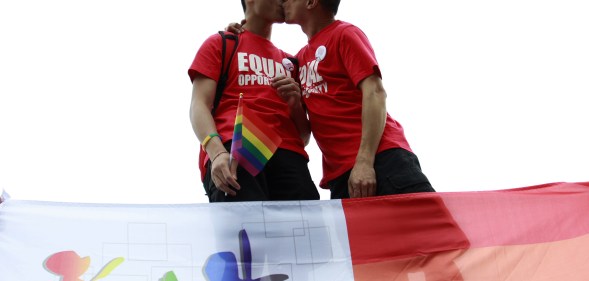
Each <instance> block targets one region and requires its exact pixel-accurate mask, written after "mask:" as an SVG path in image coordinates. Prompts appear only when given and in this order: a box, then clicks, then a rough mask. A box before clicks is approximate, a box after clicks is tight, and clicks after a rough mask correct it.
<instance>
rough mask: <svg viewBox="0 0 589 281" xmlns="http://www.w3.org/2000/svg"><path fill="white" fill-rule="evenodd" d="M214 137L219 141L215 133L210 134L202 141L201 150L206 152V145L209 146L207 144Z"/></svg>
mask: <svg viewBox="0 0 589 281" xmlns="http://www.w3.org/2000/svg"><path fill="white" fill-rule="evenodd" d="M214 137H219V139H221V136H219V134H217V133H212V134H210V135H208V136H207V137H206V138H205V140H203V141H202V149H203V150H206V148H207V144H209V142H210V141H211V139H212V138H214Z"/></svg>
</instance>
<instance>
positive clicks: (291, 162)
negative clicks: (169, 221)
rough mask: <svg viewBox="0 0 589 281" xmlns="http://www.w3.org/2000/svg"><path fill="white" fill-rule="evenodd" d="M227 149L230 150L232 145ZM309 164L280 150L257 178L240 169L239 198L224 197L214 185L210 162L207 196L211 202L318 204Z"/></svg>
mask: <svg viewBox="0 0 589 281" xmlns="http://www.w3.org/2000/svg"><path fill="white" fill-rule="evenodd" d="M225 146H226V148H228V150H229V148H230V147H231V143H230V142H229V143H228V144H225ZM308 162H309V161H308V160H307V159H306V158H305V157H304V156H303V155H301V154H298V153H296V152H293V151H290V150H286V149H281V148H279V149H277V150H276V152H275V153H274V155H273V156H272V158H270V160H269V161H268V163H266V166H264V169H263V170H262V171H260V173H259V174H258V175H256V176H255V177H254V176H252V175H251V174H250V173H249V172H248V171H247V170H245V169H243V168H242V167H237V182H238V183H239V185H240V186H241V189H240V190H238V191H237V195H236V196H231V195H225V193H224V192H222V191H220V190H219V189H217V187H216V186H215V184H214V183H213V180H212V178H211V161H210V160H209V161H208V163H207V167H208V169H207V173H206V174H205V178H204V188H205V192H206V193H207V196H208V197H209V202H239V201H277V200H319V192H318V191H317V187H316V186H315V183H313V179H312V178H311V173H310V172H309V168H308V166H307V163H308Z"/></svg>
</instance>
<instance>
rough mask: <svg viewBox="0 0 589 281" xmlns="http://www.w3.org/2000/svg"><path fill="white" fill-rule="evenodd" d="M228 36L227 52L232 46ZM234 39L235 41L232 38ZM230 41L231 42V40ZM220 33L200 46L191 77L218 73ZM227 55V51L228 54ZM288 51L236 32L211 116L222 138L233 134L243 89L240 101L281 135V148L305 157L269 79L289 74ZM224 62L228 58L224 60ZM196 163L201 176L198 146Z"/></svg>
mask: <svg viewBox="0 0 589 281" xmlns="http://www.w3.org/2000/svg"><path fill="white" fill-rule="evenodd" d="M229 41H231V40H227V43H228V46H227V49H226V52H227V53H228V54H230V53H231V51H232V50H233V49H232V48H233V47H232V46H233V45H230V42H229ZM232 42H234V41H232ZM232 42H231V43H232ZM221 48H222V42H221V36H219V34H215V35H212V36H210V37H209V38H208V39H207V40H206V41H205V42H204V43H203V44H202V45H201V47H200V49H199V50H198V52H197V53H196V56H195V58H194V61H193V62H192V65H191V66H190V69H189V70H188V75H189V76H190V81H191V82H192V81H193V80H194V77H195V76H196V74H197V73H200V74H202V75H204V76H206V77H208V78H210V79H213V80H215V81H217V80H218V79H219V75H220V74H221ZM227 57H229V55H228V56H227ZM286 57H291V55H289V54H287V53H285V52H283V51H282V50H280V49H278V48H276V47H275V46H274V44H272V42H270V41H268V40H266V39H265V38H263V37H260V36H258V35H256V34H254V33H251V32H249V31H245V32H243V33H241V34H240V35H239V45H238V48H237V52H236V53H235V56H234V58H233V60H232V61H231V62H230V64H229V76H228V79H227V80H228V81H227V85H226V86H225V90H224V91H223V95H222V97H221V100H220V102H219V106H218V107H217V109H216V111H215V115H214V116H213V118H214V120H215V125H216V127H217V132H218V133H219V135H221V138H222V139H223V142H227V141H229V140H231V139H232V137H233V127H234V124H235V114H236V112H237V103H238V100H239V94H240V93H243V102H244V104H245V105H246V106H247V107H248V109H249V110H250V111H251V112H255V113H256V114H257V116H258V117H259V118H260V119H262V120H265V121H266V124H267V125H268V126H269V127H271V128H274V130H275V132H276V133H277V134H278V135H280V137H281V138H282V143H281V144H280V146H279V147H280V148H283V149H288V150H291V151H294V152H296V153H299V154H301V155H303V156H305V158H308V155H307V153H306V152H305V148H304V147H305V146H304V143H303V141H302V140H301V138H300V135H299V132H298V130H297V128H296V127H295V125H294V123H293V121H292V120H291V119H290V113H289V108H288V105H287V104H286V102H284V101H283V100H282V99H281V98H280V97H279V96H278V94H277V93H276V90H275V89H274V88H273V87H272V86H271V81H270V80H271V79H272V78H274V77H276V76H278V75H286V76H288V77H291V75H292V74H291V73H290V72H289V71H287V70H286V69H285V68H284V66H283V65H282V60H283V59H284V58H286ZM225 63H227V60H226V62H225ZM200 153H201V157H200V159H199V162H200V163H199V166H200V169H201V178H204V174H205V172H206V170H205V169H206V167H205V163H206V160H207V159H208V156H207V155H206V152H204V151H203V150H202V149H201V152H200Z"/></svg>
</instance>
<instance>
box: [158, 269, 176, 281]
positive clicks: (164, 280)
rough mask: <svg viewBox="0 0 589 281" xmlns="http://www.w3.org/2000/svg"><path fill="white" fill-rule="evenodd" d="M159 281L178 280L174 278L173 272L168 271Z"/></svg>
mask: <svg viewBox="0 0 589 281" xmlns="http://www.w3.org/2000/svg"><path fill="white" fill-rule="evenodd" d="M160 281H178V278H176V274H174V271H168V272H166V274H164V277H162V278H161V279H160Z"/></svg>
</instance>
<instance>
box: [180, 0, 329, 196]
mask: <svg viewBox="0 0 589 281" xmlns="http://www.w3.org/2000/svg"><path fill="white" fill-rule="evenodd" d="M281 3H282V1H281V0H242V6H243V9H244V12H245V18H246V20H247V23H246V24H245V25H244V26H243V28H244V29H245V31H244V32H243V33H241V34H239V44H238V46H237V52H236V54H235V56H234V59H233V60H231V61H229V62H227V65H228V67H229V68H228V69H229V76H228V80H227V84H226V87H225V90H224V91H223V94H222V98H221V100H220V102H219V105H218V107H217V108H216V110H215V111H214V114H212V113H211V108H212V106H213V101H214V98H215V92H216V86H217V82H218V81H217V80H218V79H219V76H220V73H221V63H222V62H221V49H222V42H221V37H220V36H219V34H215V35H212V36H210V37H209V38H208V39H207V40H206V41H205V42H204V43H203V44H202V46H201V47H200V48H199V50H198V52H197V54H196V56H195V58H194V61H193V63H192V65H191V67H190V69H189V70H188V74H189V76H190V79H191V81H192V83H193V90H192V102H191V105H190V120H191V122H192V127H193V129H194V132H195V133H196V136H197V137H198V139H199V141H200V142H201V144H202V150H201V152H200V153H201V156H202V157H201V158H200V160H199V167H200V169H201V176H202V180H203V184H204V187H205V191H206V193H207V195H208V197H209V201H210V202H226V201H261V200H311V199H319V193H318V191H317V188H316V187H315V184H314V183H313V181H312V179H311V175H310V172H309V169H308V166H307V163H308V155H307V154H306V152H305V149H304V147H305V144H306V143H307V142H308V139H309V135H310V129H309V124H308V121H307V119H306V113H305V110H304V109H303V105H302V102H301V90H300V87H299V86H298V84H297V83H295V80H294V79H293V78H292V77H291V76H292V75H293V74H294V73H291V71H289V70H287V69H286V68H285V66H284V65H283V64H282V61H283V59H284V58H287V57H290V56H289V55H288V54H286V53H285V52H283V51H281V50H279V49H278V48H276V47H275V46H274V45H273V44H272V42H270V35H271V32H272V24H273V23H276V22H284V13H283V10H282V6H281ZM227 51H228V52H230V51H231V50H230V49H229V48H227ZM240 93H243V94H244V95H243V102H244V103H245V104H246V105H247V107H248V109H249V111H250V112H252V113H255V114H256V115H257V117H258V118H259V119H261V120H264V121H265V122H266V125H267V126H268V127H271V128H272V129H273V131H274V132H275V133H276V134H278V135H279V136H280V137H281V138H282V142H281V144H280V145H279V147H278V149H277V150H276V152H275V153H274V155H273V156H272V158H271V159H270V160H269V161H268V163H266V165H265V166H264V168H263V170H262V171H261V172H260V173H259V174H258V175H256V176H252V175H251V174H249V173H248V172H247V171H246V170H245V169H243V168H242V167H237V164H236V163H237V161H233V163H234V165H232V166H231V167H230V166H229V163H230V159H229V153H228V150H229V149H230V147H231V139H232V137H233V128H234V122H235V116H236V111H237V105H238V100H239V95H240Z"/></svg>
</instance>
